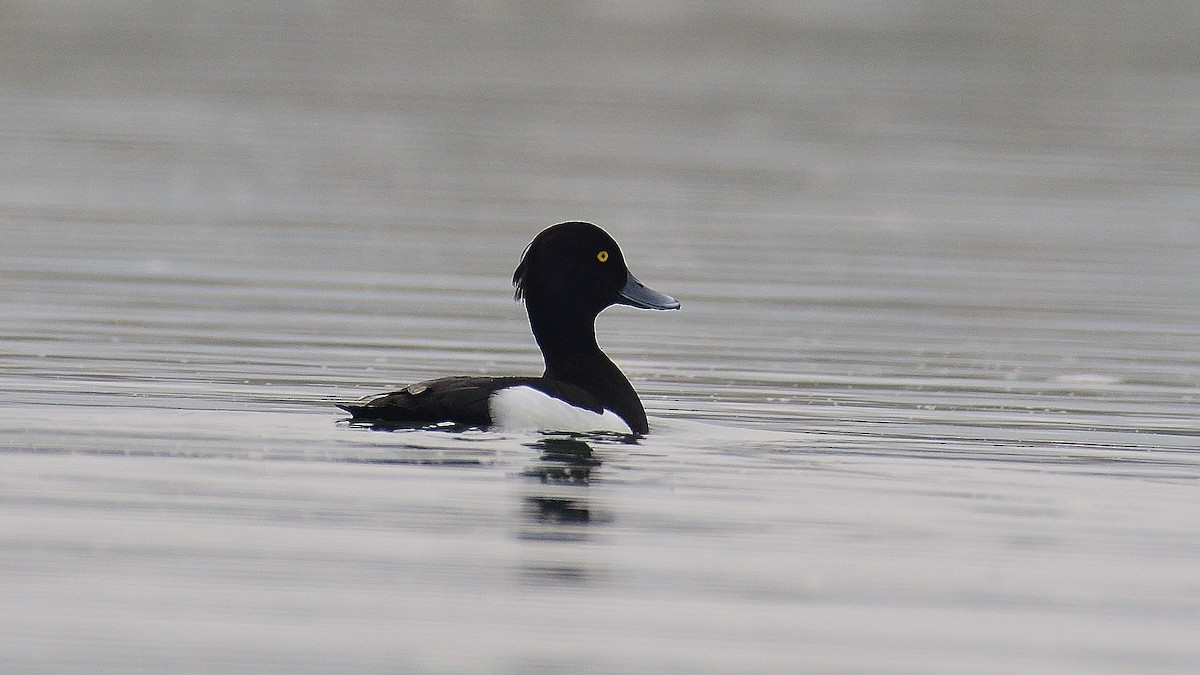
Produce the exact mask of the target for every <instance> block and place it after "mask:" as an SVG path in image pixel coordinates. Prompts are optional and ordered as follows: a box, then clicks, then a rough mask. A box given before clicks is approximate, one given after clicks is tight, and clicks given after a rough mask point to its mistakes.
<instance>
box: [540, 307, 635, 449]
mask: <svg viewBox="0 0 1200 675" xmlns="http://www.w3.org/2000/svg"><path fill="white" fill-rule="evenodd" d="M535 316H537V317H538V318H537V319H535V318H534V317H535ZM595 324H596V316H595V315H594V314H593V315H590V316H589V315H587V314H586V313H574V314H573V313H569V312H567V313H564V312H559V313H557V314H556V313H553V312H550V313H547V312H530V317H529V325H530V327H531V328H532V329H533V337H534V339H535V340H537V343H538V346H539V347H541V349H542V355H543V357H544V358H545V361H546V372H545V374H544V375H543V377H545V378H548V379H554V380H559V381H561V382H566V383H569V384H572V385H574V386H576V387H579V388H580V389H583V390H584V391H586V392H588V393H589V394H591V395H593V396H595V397H596V398H598V399H599V400H600V401H601V402H602V403H603V404H604V406H605V407H607V408H609V409H611V410H612V411H613V412H615V413H617V414H618V415H620V416H621V418H622V419H624V420H625V422H626V423H628V424H629V426H630V428H631V429H632V430H633V431H634V432H635V433H645V432H646V430H647V424H646V411H645V409H644V408H643V407H642V402H641V401H640V400H639V399H638V396H637V392H636V391H634V389H633V385H631V384H630V383H629V380H628V379H627V378H626V377H625V374H624V373H622V372H621V370H620V368H617V366H616V364H614V363H613V362H612V360H611V359H609V358H608V356H607V355H605V353H604V352H603V351H601V350H600V346H599V345H597V344H596V325H595Z"/></svg>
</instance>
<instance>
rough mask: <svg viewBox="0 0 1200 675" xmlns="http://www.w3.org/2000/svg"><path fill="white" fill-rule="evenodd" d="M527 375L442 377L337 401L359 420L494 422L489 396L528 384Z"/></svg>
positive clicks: (474, 423)
mask: <svg viewBox="0 0 1200 675" xmlns="http://www.w3.org/2000/svg"><path fill="white" fill-rule="evenodd" d="M534 379H535V378H526V377H443V378H441V379H437V380H426V381H425V382H418V383H416V384H410V385H408V386H407V387H405V388H403V389H401V390H400V391H394V392H392V393H390V394H383V395H382V396H376V397H374V398H370V399H366V400H363V401H357V402H354V403H338V404H337V406H338V407H339V408H341V409H342V410H345V411H346V412H348V413H350V414H351V415H353V416H354V419H356V420H378V421H381V422H413V423H427V424H432V423H435V422H456V423H458V424H468V425H471V426H487V425H489V424H491V423H492V416H491V414H490V413H489V412H488V398H489V397H490V396H491V395H492V394H494V393H495V392H496V390H497V389H503V388H504V387H510V386H513V385H517V384H526V383H528V382H530V381H532V380H534Z"/></svg>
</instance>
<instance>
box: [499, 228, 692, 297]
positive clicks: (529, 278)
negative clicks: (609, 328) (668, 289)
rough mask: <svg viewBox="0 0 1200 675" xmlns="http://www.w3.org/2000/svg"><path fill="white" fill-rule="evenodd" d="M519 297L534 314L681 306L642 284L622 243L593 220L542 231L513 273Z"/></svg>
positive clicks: (526, 250)
mask: <svg viewBox="0 0 1200 675" xmlns="http://www.w3.org/2000/svg"><path fill="white" fill-rule="evenodd" d="M513 286H516V288H517V292H516V297H517V299H518V300H520V299H524V300H525V306H526V307H527V308H528V310H529V312H530V316H531V317H532V316H533V314H534V312H538V311H546V312H549V311H554V312H565V313H569V314H576V313H578V314H581V315H584V316H589V315H590V316H591V317H592V318H594V317H595V316H596V315H597V314H599V313H600V312H601V310H603V309H604V308H605V307H608V306H610V305H615V304H623V305H630V306H633V307H640V308H642V309H679V302H678V301H677V300H675V299H674V298H672V297H670V296H667V295H663V294H662V293H659V292H657V291H654V290H651V289H649V288H647V287H646V286H644V285H643V284H642V283H641V282H639V281H638V280H637V278H636V277H634V276H633V274H631V273H630V272H629V268H628V267H626V266H625V256H624V255H622V253H621V247H620V246H617V242H616V241H615V240H614V239H613V238H612V237H610V236H609V235H608V233H607V232H605V231H604V230H602V229H600V228H599V227H596V226H595V225H593V224H591V223H582V222H569V223H559V224H558V225H553V226H551V227H548V228H546V229H545V230H542V231H541V233H539V234H538V235H537V236H536V237H534V238H533V241H532V242H530V244H529V246H528V247H526V249H525V254H524V255H523V256H522V257H521V263H520V264H519V265H518V266H517V270H516V272H514V273H513Z"/></svg>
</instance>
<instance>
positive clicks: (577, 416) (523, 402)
mask: <svg viewBox="0 0 1200 675" xmlns="http://www.w3.org/2000/svg"><path fill="white" fill-rule="evenodd" d="M488 408H489V409H490V410H491V412H492V424H494V425H495V426H497V427H500V428H502V429H520V430H527V429H536V430H538V431H579V432H586V431H612V432H616V433H618V434H629V433H633V431H632V430H631V429H630V428H629V425H628V424H626V423H625V420H623V419H621V418H620V417H619V416H618V415H617V414H616V413H615V412H613V411H611V410H605V411H604V412H603V413H600V414H597V413H594V412H592V411H590V410H584V409H583V408H576V407H575V406H573V405H571V404H570V403H567V402H566V401H564V400H562V399H558V398H554V397H553V396H550V395H548V394H546V393H544V392H541V391H538V390H537V389H534V388H533V387H526V386H520V387H508V388H505V389H501V390H500V391H497V392H496V393H494V394H492V397H491V398H490V399H488Z"/></svg>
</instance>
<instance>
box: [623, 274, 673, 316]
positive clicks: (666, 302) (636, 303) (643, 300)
mask: <svg viewBox="0 0 1200 675" xmlns="http://www.w3.org/2000/svg"><path fill="white" fill-rule="evenodd" d="M617 294H618V295H620V296H621V300H620V302H621V304H622V305H629V306H631V307H639V308H641V309H679V301H678V300H676V299H675V298H672V297H671V296H669V295H664V294H662V293H659V292H658V291H656V290H654V289H653V288H650V287H648V286H646V285H645V284H643V283H642V282H640V281H638V280H637V277H635V276H633V272H630V273H629V278H628V279H626V280H625V286H624V287H623V288H622V289H621V290H620V291H618V292H617Z"/></svg>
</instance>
